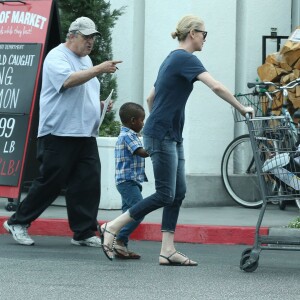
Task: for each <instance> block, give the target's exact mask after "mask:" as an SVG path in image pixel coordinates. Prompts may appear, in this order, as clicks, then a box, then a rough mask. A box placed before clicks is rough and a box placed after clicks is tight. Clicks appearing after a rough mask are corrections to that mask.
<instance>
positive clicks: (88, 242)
mask: <svg viewBox="0 0 300 300" xmlns="http://www.w3.org/2000/svg"><path fill="white" fill-rule="evenodd" d="M71 244H73V245H76V246H88V247H98V248H99V247H101V240H100V239H99V238H98V237H97V236H92V237H90V238H88V239H85V240H80V241H76V240H74V239H72V240H71Z"/></svg>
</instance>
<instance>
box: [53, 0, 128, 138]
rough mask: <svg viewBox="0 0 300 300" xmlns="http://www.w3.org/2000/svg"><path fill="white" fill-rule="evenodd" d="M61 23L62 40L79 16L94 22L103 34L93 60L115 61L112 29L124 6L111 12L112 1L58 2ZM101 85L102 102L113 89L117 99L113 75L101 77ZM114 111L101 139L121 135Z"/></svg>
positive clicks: (105, 123)
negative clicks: (113, 58) (113, 59)
mask: <svg viewBox="0 0 300 300" xmlns="http://www.w3.org/2000/svg"><path fill="white" fill-rule="evenodd" d="M58 7H59V12H60V16H61V17H60V24H61V35H62V36H61V40H62V41H63V40H64V39H65V37H66V34H67V32H68V29H69V26H70V24H71V23H72V22H73V21H74V20H75V19H76V18H79V17H82V16H84V17H88V18H90V19H92V20H93V21H94V22H95V24H96V27H97V30H98V31H99V32H100V33H101V37H100V38H98V39H97V40H96V41H95V45H94V50H93V51H92V53H91V55H90V57H91V59H92V61H93V63H94V64H99V63H101V62H103V61H105V60H111V59H112V38H111V29H112V28H113V27H114V26H115V24H116V21H117V20H118V18H119V17H120V16H121V15H122V14H123V13H124V10H125V7H124V6H122V7H121V8H120V9H114V10H112V11H111V9H110V2H109V1H105V0H85V1H78V0H68V1H66V0H58ZM98 79H99V80H100V83H101V95H100V99H106V98H107V96H108V95H109V93H110V92H111V90H112V89H113V90H114V93H113V97H112V98H113V99H116V98H117V82H116V79H115V78H114V77H112V74H102V75H99V76H98ZM114 118H115V112H114V111H112V112H110V113H107V114H106V116H105V119H104V121H103V124H102V125H101V129H100V136H116V135H118V133H119V129H120V124H119V122H118V121H115V120H114Z"/></svg>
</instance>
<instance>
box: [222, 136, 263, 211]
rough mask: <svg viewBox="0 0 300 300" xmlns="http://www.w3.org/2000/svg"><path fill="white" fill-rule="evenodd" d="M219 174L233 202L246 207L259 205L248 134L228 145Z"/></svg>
mask: <svg viewBox="0 0 300 300" xmlns="http://www.w3.org/2000/svg"><path fill="white" fill-rule="evenodd" d="M221 176H222V180H223V183H224V186H225V188H226V190H227V192H228V193H229V195H230V196H231V197H232V199H233V200H234V201H235V202H237V203H238V204H240V205H242V206H244V207H248V208H259V207H261V205H262V203H263V200H262V197H261V193H260V186H259V181H258V177H257V174H256V166H255V162H254V157H253V152H252V148H251V142H250V135H249V134H245V135H242V136H239V137H237V138H235V139H234V140H233V141H232V142H231V143H230V144H229V145H228V147H227V148H226V150H225V152H224V154H223V158H222V163H221Z"/></svg>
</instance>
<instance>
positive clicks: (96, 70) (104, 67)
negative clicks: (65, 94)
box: [63, 60, 122, 89]
mask: <svg viewBox="0 0 300 300" xmlns="http://www.w3.org/2000/svg"><path fill="white" fill-rule="evenodd" d="M121 62H122V61H121V60H113V61H105V62H103V63H101V64H99V65H96V66H93V67H91V68H89V69H87V70H82V71H77V72H74V73H72V74H71V76H70V77H69V78H68V79H67V80H66V81H65V82H64V84H63V89H68V88H72V87H74V86H78V85H81V84H84V83H86V82H87V81H89V80H90V79H92V78H94V77H96V76H97V75H99V74H102V73H114V72H115V71H116V69H117V67H116V64H119V63H121Z"/></svg>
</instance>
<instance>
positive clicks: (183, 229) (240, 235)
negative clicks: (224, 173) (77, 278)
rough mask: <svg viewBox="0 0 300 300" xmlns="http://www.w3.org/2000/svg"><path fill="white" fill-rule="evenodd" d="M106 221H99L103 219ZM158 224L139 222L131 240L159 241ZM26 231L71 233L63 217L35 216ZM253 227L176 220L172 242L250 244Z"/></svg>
mask: <svg viewBox="0 0 300 300" xmlns="http://www.w3.org/2000/svg"><path fill="white" fill-rule="evenodd" d="M7 219H8V218H7V217H0V234H7V231H6V230H5V229H4V228H3V226H2V224H3V222H4V221H6V220H7ZM105 222H106V221H102V220H101V221H99V223H101V224H102V223H105ZM160 226H161V224H158V223H142V224H140V225H139V227H138V228H137V229H136V230H135V231H134V232H133V233H132V235H131V237H130V238H131V239H132V240H140V241H159V242H160V241H161V232H160ZM268 232H269V228H268V227H261V228H260V234H261V235H267V234H268ZM28 233H29V234H31V235H42V236H69V237H72V235H73V233H72V231H71V230H70V228H69V223H68V220H65V219H37V220H36V221H34V222H33V223H32V224H31V226H30V228H29V229H28ZM254 237H255V227H252V226H251V227H250V226H219V225H218V226H215V225H190V224H178V225H177V227H176V233H175V242H179V243H195V244H222V245H252V244H253V243H254Z"/></svg>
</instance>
